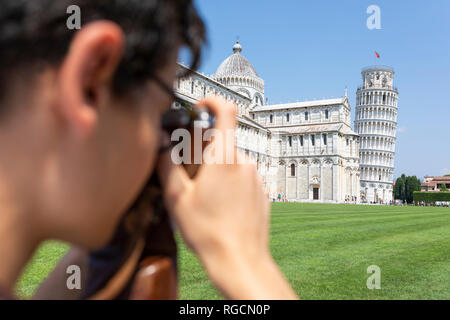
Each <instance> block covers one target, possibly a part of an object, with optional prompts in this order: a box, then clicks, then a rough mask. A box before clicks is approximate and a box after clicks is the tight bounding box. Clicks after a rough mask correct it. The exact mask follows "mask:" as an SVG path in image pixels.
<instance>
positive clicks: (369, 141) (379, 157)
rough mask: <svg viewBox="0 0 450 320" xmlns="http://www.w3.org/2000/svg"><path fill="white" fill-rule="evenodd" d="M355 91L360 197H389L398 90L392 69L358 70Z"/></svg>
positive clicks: (364, 199)
mask: <svg viewBox="0 0 450 320" xmlns="http://www.w3.org/2000/svg"><path fill="white" fill-rule="evenodd" d="M361 73H362V78H363V85H362V86H361V87H360V88H358V91H357V92H356V117H355V131H356V132H357V133H358V134H359V135H360V176H361V179H360V181H361V201H362V202H365V203H386V204H387V203H389V202H390V201H391V200H392V190H393V188H392V180H393V175H394V156H395V140H396V128H397V110H398V105H397V101H398V90H397V88H395V87H394V86H393V80H394V69H392V68H390V67H384V66H374V67H368V68H364V69H363V70H362V72H361Z"/></svg>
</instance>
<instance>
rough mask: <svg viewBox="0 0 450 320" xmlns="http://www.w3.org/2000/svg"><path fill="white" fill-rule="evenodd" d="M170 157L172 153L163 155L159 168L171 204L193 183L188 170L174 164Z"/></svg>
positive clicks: (162, 183)
mask: <svg viewBox="0 0 450 320" xmlns="http://www.w3.org/2000/svg"><path fill="white" fill-rule="evenodd" d="M170 155H171V151H167V152H165V153H164V154H162V155H161V156H160V159H159V161H158V168H157V170H158V176H159V180H160V181H161V185H162V187H163V190H164V195H165V197H166V198H167V199H168V200H169V202H171V201H174V200H175V199H176V198H178V197H179V196H180V195H181V194H183V192H184V191H185V190H186V188H187V186H188V185H189V184H190V183H191V180H190V179H189V176H188V174H187V173H186V170H184V168H183V167H182V166H180V165H176V164H174V163H173V161H172V159H171V156H170Z"/></svg>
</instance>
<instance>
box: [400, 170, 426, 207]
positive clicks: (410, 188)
mask: <svg viewBox="0 0 450 320" xmlns="http://www.w3.org/2000/svg"><path fill="white" fill-rule="evenodd" d="M420 185H421V182H420V179H418V178H417V177H416V176H408V177H407V176H406V175H405V174H402V175H401V177H399V178H397V181H396V182H395V187H394V197H395V199H399V200H403V201H405V202H407V203H412V202H413V201H414V199H413V193H414V191H420Z"/></svg>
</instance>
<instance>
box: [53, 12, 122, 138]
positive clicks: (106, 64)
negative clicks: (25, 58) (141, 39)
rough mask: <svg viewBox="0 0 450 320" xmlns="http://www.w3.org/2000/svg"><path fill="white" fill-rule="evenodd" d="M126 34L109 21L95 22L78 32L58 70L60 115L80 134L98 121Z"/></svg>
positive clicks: (86, 132)
mask: <svg viewBox="0 0 450 320" xmlns="http://www.w3.org/2000/svg"><path fill="white" fill-rule="evenodd" d="M124 38H125V36H124V34H123V32H122V29H121V28H120V27H119V26H118V25H117V24H115V23H112V22H108V21H98V22H92V23H90V24H87V25H86V26H84V27H83V28H82V29H81V30H79V31H78V32H77V34H76V35H75V37H74V39H73V41H72V43H71V46H70V50H69V52H68V54H67V56H66V57H65V59H64V61H63V63H62V66H61V68H60V74H59V85H60V86H59V98H60V99H59V101H58V104H57V108H58V109H59V111H60V113H61V115H62V116H63V117H64V119H65V120H66V121H67V123H68V124H69V125H70V126H71V128H73V129H75V130H76V131H77V133H78V134H81V135H87V134H89V133H90V132H91V131H92V130H93V129H94V128H95V127H96V125H97V121H98V109H99V107H100V106H101V105H102V100H103V99H105V98H106V97H107V96H108V94H109V90H110V88H111V84H112V80H113V77H114V74H115V71H116V69H117V66H118V64H119V62H120V60H121V58H122V54H123V47H124V41H125V39H124Z"/></svg>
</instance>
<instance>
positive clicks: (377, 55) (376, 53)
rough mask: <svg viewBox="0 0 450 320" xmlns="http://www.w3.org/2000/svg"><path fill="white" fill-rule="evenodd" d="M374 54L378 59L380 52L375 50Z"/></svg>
mask: <svg viewBox="0 0 450 320" xmlns="http://www.w3.org/2000/svg"><path fill="white" fill-rule="evenodd" d="M375 56H376V57H377V58H378V59H380V54H379V53H378V52H376V51H375Z"/></svg>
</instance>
